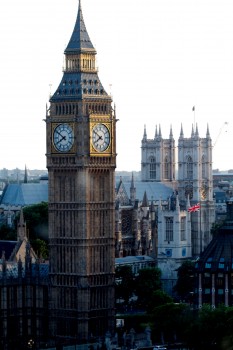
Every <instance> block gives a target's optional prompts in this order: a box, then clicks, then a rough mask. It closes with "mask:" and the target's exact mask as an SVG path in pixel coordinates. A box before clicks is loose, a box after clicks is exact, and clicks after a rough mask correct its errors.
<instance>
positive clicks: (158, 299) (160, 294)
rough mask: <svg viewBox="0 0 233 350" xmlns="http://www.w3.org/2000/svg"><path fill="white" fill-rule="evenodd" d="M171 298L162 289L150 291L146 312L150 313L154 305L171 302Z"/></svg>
mask: <svg viewBox="0 0 233 350" xmlns="http://www.w3.org/2000/svg"><path fill="white" fill-rule="evenodd" d="M172 302H173V299H172V297H170V295H168V294H167V293H166V292H164V291H163V290H160V289H158V290H155V291H153V292H152V295H151V297H150V300H149V302H148V307H147V313H151V311H152V310H154V309H155V308H156V307H158V306H161V305H165V304H169V303H172Z"/></svg>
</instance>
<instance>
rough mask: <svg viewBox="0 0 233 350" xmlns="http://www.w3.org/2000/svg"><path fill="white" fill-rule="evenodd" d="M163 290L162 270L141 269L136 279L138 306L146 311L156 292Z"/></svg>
mask: <svg viewBox="0 0 233 350" xmlns="http://www.w3.org/2000/svg"><path fill="white" fill-rule="evenodd" d="M158 289H161V270H160V269H159V268H157V267H153V268H145V269H141V270H139V272H138V276H137V277H136V279H135V294H136V295H137V297H138V304H139V305H140V306H141V307H142V308H144V309H146V308H147V307H148V305H149V302H150V299H151V296H152V294H153V292H154V291H156V290H158Z"/></svg>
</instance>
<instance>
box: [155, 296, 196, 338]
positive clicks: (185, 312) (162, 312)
mask: <svg viewBox="0 0 233 350" xmlns="http://www.w3.org/2000/svg"><path fill="white" fill-rule="evenodd" d="M189 313H190V310H189V308H188V306H187V305H186V304H177V303H174V302H169V303H165V304H163V305H160V306H157V307H154V308H153V310H152V311H151V313H150V319H151V324H152V333H153V334H154V336H155V341H160V340H161V338H162V337H163V340H164V341H165V342H175V341H176V340H177V339H181V337H182V333H183V330H184V327H185V325H186V324H187V322H186V320H187V319H188V318H189Z"/></svg>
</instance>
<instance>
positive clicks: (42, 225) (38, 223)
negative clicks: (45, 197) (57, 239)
mask: <svg viewBox="0 0 233 350" xmlns="http://www.w3.org/2000/svg"><path fill="white" fill-rule="evenodd" d="M23 215H24V220H25V221H26V224H27V230H28V231H29V239H30V240H33V239H36V238H40V239H43V240H45V241H47V240H48V203H45V202H42V203H39V204H35V205H30V206H28V207H25V208H24V209H23Z"/></svg>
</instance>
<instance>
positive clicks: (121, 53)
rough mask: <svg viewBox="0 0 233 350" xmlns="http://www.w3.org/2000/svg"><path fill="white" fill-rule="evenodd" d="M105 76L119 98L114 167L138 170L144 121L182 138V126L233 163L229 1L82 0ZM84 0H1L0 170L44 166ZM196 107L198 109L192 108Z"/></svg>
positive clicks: (217, 162)
mask: <svg viewBox="0 0 233 350" xmlns="http://www.w3.org/2000/svg"><path fill="white" fill-rule="evenodd" d="M82 10H83V16H84V21H85V24H86V28H87V31H88V34H89V36H90V38H91V41H92V43H93V45H94V47H95V49H96V50H97V64H98V67H99V77H100V80H101V82H102V84H103V86H104V87H105V90H106V91H107V92H108V93H110V94H111V95H112V97H113V102H114V103H115V105H116V113H117V119H119V121H118V122H117V169H116V170H119V171H122V170H126V171H139V170H140V168H141V140H142V137H143V132H144V126H146V130H147V137H148V138H150V139H152V138H154V134H155V128H156V125H158V126H159V125H160V126H161V131H162V137H163V138H168V137H169V131H170V127H172V129H173V135H174V138H175V140H176V145H177V144H178V138H179V134H180V128H181V124H182V125H183V130H184V136H185V137H190V135H191V129H192V124H197V125H198V130H199V135H200V137H205V135H206V129H207V124H208V125H209V130H210V135H211V138H212V143H213V169H217V168H218V169H219V170H228V169H233V152H232V146H233V1H232V0H221V1H220V0H144V1H142V0H82ZM77 11H78V0H34V1H32V0H7V1H1V4H0V46H1V50H0V120H1V126H0V150H1V151H0V169H2V168H8V169H14V168H16V167H18V168H20V169H24V167H25V165H26V166H27V168H28V169H29V170H30V169H46V156H45V152H46V134H45V122H44V119H45V111H46V103H48V101H49V96H50V94H53V93H54V92H55V90H56V89H57V87H58V84H59V82H60V80H61V78H62V67H63V60H64V54H63V53H64V50H65V48H66V46H67V44H68V42H69V39H70V36H71V34H72V31H73V27H74V24H75V21H76V16H77ZM193 106H195V112H193V111H192V109H193Z"/></svg>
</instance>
